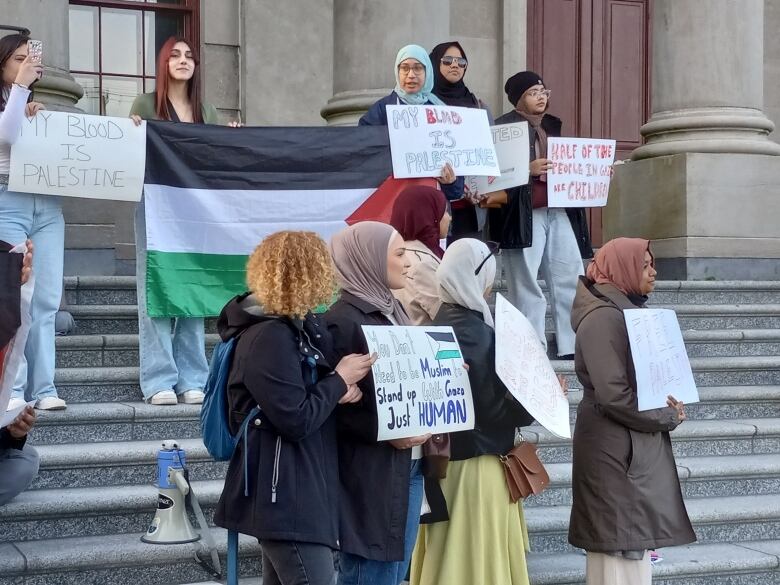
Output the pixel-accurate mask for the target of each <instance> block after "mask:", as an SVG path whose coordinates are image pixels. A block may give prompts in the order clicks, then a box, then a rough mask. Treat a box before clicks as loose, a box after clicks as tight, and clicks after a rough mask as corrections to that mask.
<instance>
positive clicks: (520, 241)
mask: <svg viewBox="0 0 780 585" xmlns="http://www.w3.org/2000/svg"><path fill="white" fill-rule="evenodd" d="M525 121H526V120H525V118H523V117H522V116H521V115H520V114H518V113H517V112H515V111H514V110H513V111H511V112H508V113H506V114H504V115H503V116H501V117H500V118H498V119H497V120H496V124H513V123H515V122H525ZM542 127H543V128H544V131H545V132H547V136H560V135H561V128H562V127H563V123H562V122H561V120H560V118H556V117H555V116H552V115H550V114H545V115H544V117H543V118H542ZM528 139H529V140H530V142H531V160H535V159H536V147H535V143H536V132H535V131H534V129H533V128H532V127H531V125H530V124H529V125H528ZM530 180H531V181H535V180H537V179H536V178H535V177H531V179H530ZM507 199H508V200H507V204H506V205H504V206H502V207H501V208H500V209H490V210H489V212H488V227H487V233H488V239H489V240H493V241H496V242H499V243H500V244H501V247H502V248H508V249H512V248H528V247H530V246H531V245H532V243H533V233H534V228H533V205H532V200H531V182H529V183H528V184H527V185H520V186H519V187H515V188H513V189H507ZM566 215H568V216H569V221H570V222H571V227H572V230H574V237H575V238H577V245H578V246H579V248H580V255H581V256H582V257H583V258H592V257H593V248H592V246H591V241H590V232H589V230H588V218H587V216H586V214H585V209H584V208H582V207H577V208H570V209H567V210H566Z"/></svg>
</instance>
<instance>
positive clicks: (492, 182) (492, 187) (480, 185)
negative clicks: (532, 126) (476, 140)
mask: <svg viewBox="0 0 780 585" xmlns="http://www.w3.org/2000/svg"><path fill="white" fill-rule="evenodd" d="M490 133H491V134H492V135H493V144H494V145H495V147H496V155H497V156H498V165H499V168H500V169H501V175H499V176H497V177H485V176H473V175H472V176H468V177H466V186H467V188H468V190H469V192H471V193H472V194H473V195H487V194H488V193H493V192H495V191H501V190H502V189H511V188H512V187H517V186H518V185H525V184H526V183H528V175H529V168H528V167H529V150H530V145H529V143H528V122H515V123H514V124H500V125H498V126H491V127H490Z"/></svg>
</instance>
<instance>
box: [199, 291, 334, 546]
mask: <svg viewBox="0 0 780 585" xmlns="http://www.w3.org/2000/svg"><path fill="white" fill-rule="evenodd" d="M247 296H248V295H246V294H245V295H241V296H238V297H235V298H234V299H233V300H232V301H230V302H229V303H228V304H227V305H226V306H225V308H224V309H223V310H222V313H221V314H220V316H219V321H218V323H217V327H218V330H219V334H220V337H222V339H223V340H227V339H230V338H231V337H235V336H237V335H239V334H240V337H239V339H238V343H237V345H236V349H235V353H234V355H233V364H232V366H231V369H230V376H229V378H228V404H229V407H230V425H231V431H232V432H233V433H235V432H237V431H238V428H239V426H240V424H241V422H242V421H243V420H244V418H245V417H246V415H247V414H248V413H249V412H250V411H251V410H252V408H254V406H255V405H259V406H260V408H261V409H262V412H261V414H260V415H259V416H257V417H256V418H255V420H254V421H252V422H250V424H249V427H248V434H247V437H248V454H249V457H248V462H249V496H248V497H247V496H245V495H244V469H243V461H244V458H243V445H242V443H239V446H238V448H237V449H236V452H235V453H234V455H233V459H232V460H231V461H230V466H229V468H228V473H227V478H226V481H225V487H224V489H223V491H222V496H221V497H220V499H219V504H218V505H217V510H216V513H215V515H214V522H215V523H216V524H217V526H222V527H224V528H231V529H234V530H237V531H239V532H241V533H243V534H249V535H252V536H254V537H256V538H258V539H270V540H292V541H298V542H311V543H317V544H324V545H327V546H329V547H331V548H337V547H338V545H339V541H338V497H339V495H338V461H337V458H338V455H337V447H336V419H335V416H334V410H335V408H336V405H337V404H338V401H339V399H340V398H341V397H342V396H343V395H344V392H346V385H345V384H344V381H343V380H342V379H341V377H340V376H338V375H337V374H335V373H334V372H333V369H332V367H331V364H334V363H335V362H334V361H333V353H332V342H331V339H330V335H329V334H328V331H327V329H326V328H325V326H324V325H322V324H321V323H320V321H319V319H318V318H317V317H315V316H313V315H308V316H307V317H306V319H305V320H304V321H294V320H292V319H288V318H285V317H274V316H265V315H262V314H261V313H260V310H259V308H258V307H257V305H256V304H255V303H254V302H253V301H252V298H251V297H250V298H247ZM250 307H253V308H251V309H249V308H250ZM247 309H249V310H247ZM250 311H252V312H250ZM307 358H313V360H314V361H315V362H316V374H317V377H318V380H317V382H316V383H314V382H312V374H313V373H314V366H313V365H310V363H309V362H308V361H307ZM275 476H276V482H274V478H275ZM274 484H275V487H274ZM274 494H275V495H274Z"/></svg>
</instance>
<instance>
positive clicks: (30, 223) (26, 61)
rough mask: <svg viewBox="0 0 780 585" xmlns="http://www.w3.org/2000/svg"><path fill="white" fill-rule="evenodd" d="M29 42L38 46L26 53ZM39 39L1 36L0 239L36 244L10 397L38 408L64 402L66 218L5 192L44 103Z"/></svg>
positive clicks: (37, 198)
mask: <svg viewBox="0 0 780 585" xmlns="http://www.w3.org/2000/svg"><path fill="white" fill-rule="evenodd" d="M28 43H29V44H31V45H32V46H33V48H35V47H38V49H37V50H36V55H35V56H31V55H28V50H29V47H28ZM40 57H41V55H40V43H39V42H35V41H30V38H29V37H28V36H26V35H22V34H12V35H7V36H5V37H3V38H2V39H0V75H2V83H1V84H0V85H1V86H2V87H0V112H2V113H1V114H0V240H5V241H6V242H9V243H11V244H20V243H22V242H24V241H25V240H27V239H29V240H31V241H32V242H33V244H34V245H35V258H34V260H33V271H34V275H35V277H36V278H35V289H34V293H33V298H32V304H31V307H30V317H31V322H30V331H29V333H28V336H27V345H26V346H25V352H24V354H25V359H26V363H25V364H23V366H22V367H21V368H20V370H19V374H18V376H17V379H16V382H15V384H14V393H13V398H14V399H17V400H22V399H26V400H34V401H35V407H36V408H38V409H42V410H62V409H63V408H65V406H66V405H65V401H64V400H62V399H61V398H59V397H58V396H57V389H56V388H55V387H54V318H55V315H56V314H57V310H58V309H59V307H60V301H61V300H62V264H63V255H64V247H65V220H64V219H63V217H62V205H61V203H60V198H59V197H56V196H53V195H39V194H36V193H16V192H14V191H9V190H8V173H9V171H10V168H11V145H12V144H13V143H14V141H15V140H16V139H17V138H18V137H19V132H20V130H21V127H22V122H23V120H24V117H25V116H28V117H31V116H34V115H35V114H37V113H38V112H39V111H40V110H42V109H43V105H42V104H40V103H38V102H34V101H31V100H30V97H31V87H32V85H33V84H34V83H35V82H36V81H38V79H40V77H41V75H42V74H43V66H42V64H41V60H40Z"/></svg>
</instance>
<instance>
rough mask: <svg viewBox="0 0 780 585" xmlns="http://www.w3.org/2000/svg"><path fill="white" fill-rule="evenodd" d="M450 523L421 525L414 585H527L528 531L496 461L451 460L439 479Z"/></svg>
mask: <svg viewBox="0 0 780 585" xmlns="http://www.w3.org/2000/svg"><path fill="white" fill-rule="evenodd" d="M441 488H442V491H443V492H444V498H445V499H446V501H447V508H448V509H449V514H450V519H449V521H448V522H437V523H435V524H425V525H421V526H420V532H419V534H418V536H417V544H416V546H415V549H414V555H413V556H412V566H411V584H412V585H529V582H528V568H527V566H526V561H525V553H526V551H527V550H529V549H528V529H527V528H526V525H525V517H524V516H523V506H522V504H521V503H520V502H518V503H517V504H513V503H512V502H510V500H509V490H508V488H507V486H506V479H505V478H504V470H503V467H502V466H501V462H500V461H499V460H498V457H496V456H494V455H483V456H481V457H477V458H475V459H468V460H466V461H453V462H451V463H450V464H449V466H448V467H447V477H446V478H445V479H443V480H441Z"/></svg>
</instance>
